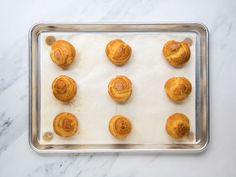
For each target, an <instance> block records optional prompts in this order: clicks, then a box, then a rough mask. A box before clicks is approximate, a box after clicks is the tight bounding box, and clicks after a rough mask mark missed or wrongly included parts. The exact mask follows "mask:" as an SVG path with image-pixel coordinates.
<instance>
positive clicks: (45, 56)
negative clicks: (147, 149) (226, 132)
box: [39, 32, 196, 144]
mask: <svg viewBox="0 0 236 177" xmlns="http://www.w3.org/2000/svg"><path fill="white" fill-rule="evenodd" d="M49 35H53V36H55V37H56V38H57V39H64V40H67V41H69V42H71V43H72V44H73V45H74V46H75V48H76V51H77V54H76V59H75V61H74V63H73V65H71V67H69V69H68V70H63V69H61V68H60V67H58V66H56V65H55V64H54V63H53V62H52V61H51V59H50V56H49V53H50V49H51V47H50V46H48V45H47V44H46V43H45V38H46V37H47V36H49ZM186 37H188V38H191V39H192V41H193V44H192V46H191V58H190V61H189V62H188V64H187V65H186V66H184V67H183V68H180V69H176V68H173V67H172V66H170V65H169V64H168V63H167V61H166V60H165V59H164V57H163V55H162V47H163V45H164V43H165V42H166V41H168V40H171V39H175V40H180V41H181V40H184V39H185V38H186ZM116 38H120V39H122V40H124V41H125V42H127V43H128V44H129V45H130V46H131V47H132V56H131V58H130V60H129V62H128V63H127V64H126V65H124V66H122V67H117V66H115V65H113V64H112V63H111V62H110V61H109V60H108V59H107V57H106V54H105V47H106V45H107V43H108V42H109V41H110V40H112V39H116ZM39 39H40V46H41V47H40V61H41V120H40V124H41V125H40V127H41V129H40V130H41V131H40V143H41V144H120V143H121V144H124V143H125V144H172V143H184V144H188V143H193V142H195V44H196V34H194V33H171V32H169V33H49V32H48V33H43V34H41V36H40V38H39ZM59 75H68V76H70V77H72V78H73V79H74V80H75V81H76V82H77V84H78V92H77V95H76V97H75V98H74V99H73V101H71V102H70V103H62V102H60V101H59V100H57V99H56V98H55V97H54V96H53V94H52V90H51V84H52V81H53V80H54V79H55V78H56V77H57V76H59ZM116 75H126V76H127V77H129V78H130V79H131V81H132V83H133V93H132V96H131V98H130V99H129V101H128V102H127V103H125V104H122V105H121V104H118V103H116V102H114V101H113V100H112V99H111V98H110V96H109V95H108V92H107V85H108V83H109V81H110V80H111V79H112V78H113V77H115V76H116ZM173 76H184V77H187V78H188V79H189V80H190V81H191V83H192V86H193V90H192V93H191V95H190V96H189V97H188V98H187V99H186V100H185V101H184V102H183V103H181V104H176V103H174V102H172V101H171V100H170V99H169V98H168V97H167V95H166V93H165V90H164V84H165V82H166V80H167V79H169V78H170V77H173ZM64 111H65V112H71V113H73V114H75V115H76V116H77V118H78V120H79V129H80V132H79V133H78V134H76V135H75V136H74V137H72V138H61V137H59V136H57V135H56V134H55V133H54V131H53V119H54V117H55V116H56V115H57V114H58V113H60V112H64ZM175 112H181V113H184V114H186V115H187V116H188V118H189V120H190V126H191V128H190V129H191V134H192V135H193V136H192V137H191V138H186V139H184V140H182V141H176V140H173V139H172V138H170V137H169V136H168V135H167V133H166V131H165V123H166V120H167V118H168V116H170V115H171V114H173V113H175ZM116 114H123V115H125V116H127V117H129V119H130V120H131V121H132V125H133V130H132V133H131V134H130V135H129V136H128V137H127V138H126V139H125V140H122V141H121V140H117V139H115V138H114V137H113V136H111V134H110V132H109V130H108V123H109V120H110V118H111V117H112V116H114V115H116ZM46 131H51V132H53V133H54V138H53V139H52V140H51V141H49V142H47V141H44V140H43V139H42V135H43V133H44V132H46Z"/></svg>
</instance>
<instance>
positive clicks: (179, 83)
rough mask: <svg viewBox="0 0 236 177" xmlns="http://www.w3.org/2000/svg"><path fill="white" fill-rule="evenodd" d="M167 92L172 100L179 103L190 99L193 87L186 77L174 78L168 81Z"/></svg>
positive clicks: (166, 84)
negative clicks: (187, 98)
mask: <svg viewBox="0 0 236 177" xmlns="http://www.w3.org/2000/svg"><path fill="white" fill-rule="evenodd" d="M165 91H166V94H167V95H168V97H169V98H170V99H171V100H173V101H175V102H179V101H182V100H184V99H185V98H186V97H188V95H189V94H190V93H191V91H192V85H191V83H190V81H189V80H188V79H187V78H185V77H172V78H170V79H168V80H167V81H166V83H165Z"/></svg>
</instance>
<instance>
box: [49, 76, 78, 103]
mask: <svg viewBox="0 0 236 177" xmlns="http://www.w3.org/2000/svg"><path fill="white" fill-rule="evenodd" d="M52 90H53V95H54V96H55V97H56V98H57V99H58V100H60V101H63V102H68V101H70V100H72V99H73V98H74V96H75V95H76V93H77V86H76V82H75V81H74V80H73V79H72V78H70V77H68V76H65V75H61V76H59V77H57V78H56V79H55V80H54V81H53V83H52Z"/></svg>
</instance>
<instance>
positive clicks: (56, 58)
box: [50, 40, 75, 69]
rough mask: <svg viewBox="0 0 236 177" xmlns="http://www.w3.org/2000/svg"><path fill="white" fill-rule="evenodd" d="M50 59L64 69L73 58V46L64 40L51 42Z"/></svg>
mask: <svg viewBox="0 0 236 177" xmlns="http://www.w3.org/2000/svg"><path fill="white" fill-rule="evenodd" d="M50 57H51V59H52V61H53V62H54V63H55V64H57V65H58V66H60V67H61V68H63V69H66V68H67V67H68V66H69V65H71V64H72V62H73V61H74V59H75V48H74V46H73V45H72V44H70V43H69V42H67V41H64V40H57V41H55V42H53V44H52V47H51V52H50Z"/></svg>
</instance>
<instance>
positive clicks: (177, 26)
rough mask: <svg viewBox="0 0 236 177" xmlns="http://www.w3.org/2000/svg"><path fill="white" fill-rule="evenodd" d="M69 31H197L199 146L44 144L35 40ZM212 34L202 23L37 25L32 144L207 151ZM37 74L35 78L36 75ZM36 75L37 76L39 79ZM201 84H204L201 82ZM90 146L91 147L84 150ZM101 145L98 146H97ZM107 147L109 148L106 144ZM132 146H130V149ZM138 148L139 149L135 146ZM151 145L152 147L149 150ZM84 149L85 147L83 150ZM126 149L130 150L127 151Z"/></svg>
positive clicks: (60, 148)
mask: <svg viewBox="0 0 236 177" xmlns="http://www.w3.org/2000/svg"><path fill="white" fill-rule="evenodd" d="M53 30H54V31H62V30H63V31H66V32H79V31H86V32H97V31H100V32H101V31H102V32H111V31H117V32H129V31H132V32H134V31H135V32H196V33H198V36H199V39H200V41H199V42H200V56H199V57H200V61H201V65H199V66H200V67H201V68H200V69H201V70H200V71H199V72H200V77H201V79H200V81H199V83H198V84H201V85H200V86H198V88H201V90H200V91H201V94H200V101H201V103H200V104H199V105H200V108H201V110H202V111H201V112H200V113H201V116H200V118H201V120H200V121H201V131H200V134H201V135H200V138H199V140H198V141H197V142H196V144H171V145H168V144H166V145H158V144H156V145H142V144H136V145H123V144H120V145H112V146H113V148H107V147H103V148H102V147H100V148H98V146H101V145H41V144H39V141H38V134H37V100H36V98H35V97H36V94H37V91H36V89H37V88H36V86H37V83H36V79H35V77H37V74H34V73H33V71H34V72H36V70H37V68H35V67H36V66H35V65H33V63H34V62H35V61H33V60H35V58H36V57H37V53H36V49H35V45H34V44H35V40H36V41H37V36H38V35H39V34H40V33H41V32H43V31H44V32H45V31H53ZM208 41H209V32H208V29H207V27H206V26H205V25H204V24H201V23H165V24H164V23H163V24H35V25H34V26H33V27H32V28H31V29H30V32H29V145H30V147H31V148H32V149H33V150H34V151H36V152H39V153H91V152H103V153H104V152H107V153H108V152H134V153H135V152H143V153H154V152H155V153H156V152H162V153H167V152H168V153H169V152H170V153H180V152H181V153H193V152H202V151H204V150H206V149H207V145H208V143H209V72H208V70H209V61H208V50H209V47H208V45H209V44H208ZM33 74H34V75H33ZM35 75H36V76H35ZM200 82H201V83H200ZM83 146H87V147H83ZM96 146H97V147H96ZM102 146H106V145H102ZM129 146H130V147H129ZM134 146H136V147H134ZM147 146H148V147H147ZM81 147H82V148H81ZM125 147H126V148H125Z"/></svg>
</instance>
